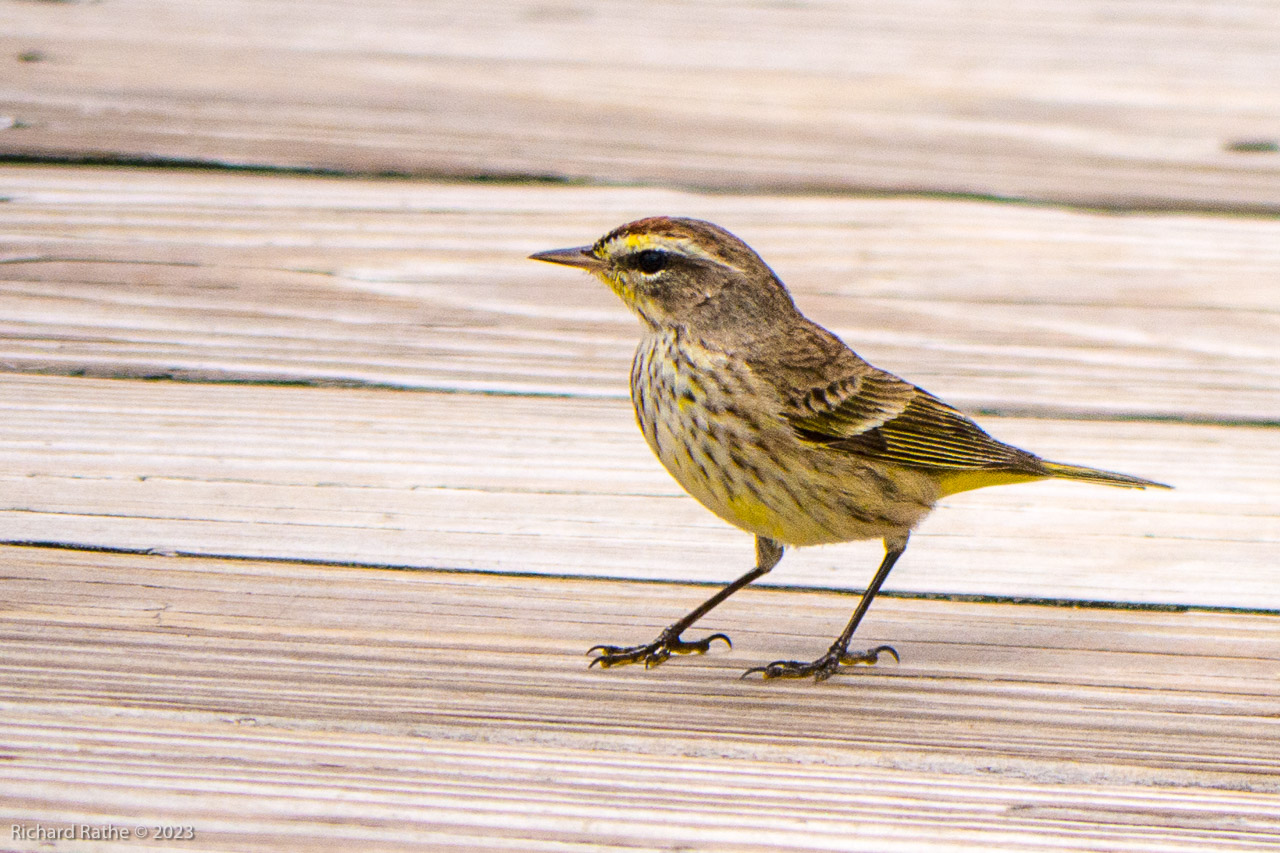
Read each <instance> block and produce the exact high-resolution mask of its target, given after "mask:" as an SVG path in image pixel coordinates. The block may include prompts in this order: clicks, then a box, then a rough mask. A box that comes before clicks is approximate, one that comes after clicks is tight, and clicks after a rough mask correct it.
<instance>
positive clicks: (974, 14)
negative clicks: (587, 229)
mask: <svg viewBox="0 0 1280 853" xmlns="http://www.w3.org/2000/svg"><path fill="white" fill-rule="evenodd" d="M0 46H2V52H3V55H4V56H5V57H6V70H5V85H4V101H5V113H6V117H7V121H6V123H5V124H4V125H0V126H3V127H4V128H5V129H3V130H0V146H2V148H0V150H3V151H4V152H8V153H22V154H30V155H36V156H48V155H61V156H69V157H83V156H92V157H99V156H104V155H105V156H108V157H111V156H116V157H125V158H131V157H155V156H159V157H165V158H178V159H188V160H194V161H204V162H219V163H254V164H269V165H283V166H299V167H321V168H336V169H344V170H350V169H355V170H362V171H366V172H381V171H385V170H392V171H397V172H425V173H430V174H452V175H475V174H500V175H501V174H535V175H551V176H557V177H558V176H565V177H582V178H588V179H602V180H606V181H619V180H622V181H647V182H657V183H662V184H665V185H683V186H701V187H715V188H719V189H725V188H730V189H739V190H741V189H759V188H786V189H790V190H795V189H813V188H817V189H822V190H832V189H835V190H841V189H850V188H854V189H865V188H871V189H881V190H893V191H901V190H906V191H918V190H927V191H939V192H960V193H980V194H993V195H999V196H1019V197H1033V198H1047V199H1057V200H1068V201H1072V202H1084V203H1088V204H1118V205H1129V204H1139V205H1179V206H1180V205H1200V206H1209V207H1233V206H1235V207H1255V208H1265V209H1270V210H1275V209H1276V199H1277V198H1280V155H1277V154H1276V153H1275V151H1274V150H1273V148H1272V147H1273V146H1274V142H1275V138H1276V127H1277V123H1278V122H1280V99H1277V98H1276V93H1275V81H1276V80H1277V79H1280V10H1278V9H1277V7H1276V6H1275V5H1274V4H1270V3H1265V2H1248V0H1233V2H1223V3H1214V4H1212V5H1206V4H1203V3H1200V2H1196V1H1195V0H1165V2H1153V3H1138V4H1125V5H1121V6H1117V5H1116V4H1114V3H1110V2H1106V0H1090V1H1089V2H1080V0H1035V2H1026V3H1019V4H1017V5H1010V4H1007V3H1002V2H998V0H984V2H977V3H975V2H957V0H928V2H909V3H894V4H890V5H886V4H883V3H876V2H852V3H806V4H774V5H771V4H760V3H753V2H749V0H735V2H725V3H700V4H687V5H681V4H675V5H669V6H664V7H663V9H662V10H661V13H660V14H655V13H654V11H653V10H650V9H647V8H644V7H639V6H636V5H635V4H634V3H625V2H616V0H615V2H596V3H591V4H574V3H568V4H560V5H553V6H548V5H546V4H545V3H541V2H536V0H524V2H501V3H497V2H480V3H477V2H465V3H464V2H456V0H455V2H435V3H431V4H422V3H418V2H414V0H381V2H368V3H361V4H359V6H358V7H353V6H352V5H351V4H347V3H317V2H296V1H295V2H282V1H280V0H278V1H277V2H272V3H262V2H257V0H218V2H205V3H201V4H200V7H199V9H193V8H192V7H191V4H190V3H183V2H177V0H118V2H113V3H109V4H94V3H83V4H81V3H11V4H8V5H7V6H6V8H5V26H4V33H3V37H2V40H0ZM19 57H21V58H23V59H25V60H26V61H17V60H18V58H19ZM1250 149H1252V152H1251V151H1250Z"/></svg>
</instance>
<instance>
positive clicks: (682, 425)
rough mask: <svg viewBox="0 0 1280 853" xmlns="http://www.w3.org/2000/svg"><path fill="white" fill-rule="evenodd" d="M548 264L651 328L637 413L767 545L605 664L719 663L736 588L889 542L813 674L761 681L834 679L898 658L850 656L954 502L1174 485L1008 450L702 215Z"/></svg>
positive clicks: (807, 670)
mask: <svg viewBox="0 0 1280 853" xmlns="http://www.w3.org/2000/svg"><path fill="white" fill-rule="evenodd" d="M529 257H530V258H531V259H533V260H537V261H544V262H547V263H552V264H560V265H564V266H568V267H575V268H578V269H582V270H586V271H587V272H589V273H591V274H592V275H594V276H595V277H596V278H597V279H599V280H600V281H601V282H603V283H604V284H605V285H607V286H608V287H609V288H610V289H611V290H612V291H613V292H614V293H615V294H617V295H618V297H620V298H621V300H622V302H623V303H624V304H625V305H626V306H627V307H628V308H630V309H631V310H632V312H634V313H635V314H636V316H637V317H638V318H639V320H640V325H641V329H642V334H641V338H640V342H639V345H638V346H637V348H636V351H635V357H634V359H633V360H632V365H631V380H630V390H631V401H632V405H633V408H634V410H635V416H636V421H637V423H638V425H639V427H640V431H641V432H642V433H643V435H644V438H645V440H646V441H647V442H648V444H649V447H650V448H651V449H652V450H653V452H654V454H655V455H656V456H657V457H658V460H659V461H660V462H661V463H662V465H663V466H664V467H665V468H666V469H667V471H668V472H670V474H671V476H672V477H674V478H675V480H676V481H677V482H678V483H679V484H680V485H681V486H682V487H683V488H684V490H685V491H687V492H688V493H689V494H690V495H692V496H693V497H694V498H695V499H697V500H698V502H700V503H701V504H702V505H703V506H704V507H706V508H707V509H709V510H710V511H711V512H712V513H714V514H715V515H717V516H719V517H720V518H721V519H723V520H724V521H726V522H728V523H729V524H732V525H734V526H735V527H738V528H740V529H741V530H744V531H746V532H747V533H750V534H752V535H753V536H754V537H755V551H756V562H755V565H754V566H753V567H752V568H751V570H750V571H748V572H746V573H745V574H743V575H742V576H741V577H739V578H738V579H737V580H734V581H733V582H732V583H730V584H728V585H727V586H725V587H723V588H722V589H720V590H719V591H718V592H717V593H716V594H715V595H713V596H711V597H710V598H708V599H707V600H706V601H704V602H703V603H702V604H701V605H699V606H698V607H696V608H694V609H693V610H692V611H690V612H689V613H688V614H687V615H685V616H684V617H683V618H681V619H679V620H677V621H676V622H674V623H672V624H671V625H669V626H668V627H667V628H666V629H665V630H663V631H662V632H661V633H660V634H659V635H658V636H657V637H656V638H655V639H654V640H653V641H651V642H648V643H641V644H637V645H631V646H619V645H597V646H594V647H593V648H591V649H590V650H589V651H588V652H587V654H588V655H594V658H593V660H592V661H591V664H590V665H591V666H595V665H597V664H598V665H599V666H600V667H601V668H609V667H615V666H623V665H627V664H635V663H643V664H644V665H645V667H646V668H649V667H654V666H658V665H659V664H662V663H664V662H665V661H667V660H668V659H669V658H670V657H671V655H672V654H704V653H706V652H707V651H709V649H710V647H711V644H712V643H713V642H715V641H717V640H719V641H722V642H724V643H725V645H727V646H730V647H732V643H731V641H730V639H729V637H728V636H727V635H725V634H722V633H716V634H712V635H710V636H707V637H703V638H701V639H693V640H687V639H684V637H683V636H682V635H683V633H684V632H685V631H686V630H687V629H689V628H690V627H691V626H692V625H693V624H694V623H695V622H697V621H698V620H699V619H701V618H702V617H703V616H705V615H706V614H707V613H708V612H709V611H711V610H712V609H713V608H714V607H716V606H717V605H719V604H721V603H722V602H723V601H724V600H725V599H727V598H728V597H729V596H731V595H733V593H735V592H737V591H738V590H740V589H742V588H743V587H745V586H747V585H748V584H750V583H752V582H753V581H755V580H758V579H759V578H761V577H762V576H764V575H765V574H767V573H768V572H770V571H771V570H772V569H773V568H774V567H775V566H776V565H777V564H778V562H779V561H780V560H781V559H782V555H783V552H784V550H785V549H787V548H792V547H803V546H810V545H822V544H829V543H837V542H851V541H856V540H869V539H880V540H882V541H883V543H884V549H885V552H884V558H883V560H882V561H881V562H880V564H879V567H878V568H877V569H876V571H875V574H874V575H873V576H872V578H871V581H870V583H868V584H867V586H866V588H865V591H864V592H863V593H862V596H861V598H860V599H859V601H858V604H857V606H856V607H855V609H854V612H853V615H852V616H851V618H850V619H849V621H848V623H847V624H846V625H845V628H844V630H843V631H842V632H841V633H840V635H839V636H838V637H836V639H835V641H834V642H833V643H832V644H831V646H830V647H829V648H828V650H827V651H826V652H825V653H824V654H821V655H819V656H818V657H816V658H815V659H814V660H811V661H795V660H778V661H774V662H772V663H769V664H767V665H765V666H759V667H753V668H751V669H748V670H747V671H746V672H744V673H743V675H742V677H743V678H746V677H748V676H751V675H753V674H759V675H761V676H762V677H763V678H764V679H775V678H810V677H812V678H813V679H814V680H815V681H825V680H827V679H828V678H830V677H831V676H833V675H835V674H836V673H837V672H842V671H844V670H846V669H848V668H851V667H853V666H856V665H859V664H868V665H869V664H874V663H876V662H877V661H878V660H879V658H880V656H881V655H889V656H891V657H893V658H894V660H898V659H899V655H898V653H897V651H896V650H895V649H894V648H893V647H892V646H888V645H879V646H876V647H874V648H870V649H866V650H862V651H850V649H849V644H850V642H851V640H852V637H853V634H854V632H855V631H856V630H857V628H858V625H859V623H860V622H861V621H862V619H863V617H864V616H865V615H866V612H867V610H868V608H869V607H870V605H871V602H872V600H873V599H874V598H875V596H876V594H877V593H878V592H879V590H880V588H881V586H882V584H883V583H884V581H885V579H886V578H887V577H888V576H889V572H890V571H891V570H892V569H893V567H894V565H895V564H896V563H897V561H898V559H899V558H900V557H901V556H902V554H903V552H904V551H905V550H906V547H907V542H908V539H909V538H910V535H911V532H912V530H913V529H915V527H916V526H917V525H918V524H919V523H920V522H921V520H923V519H924V518H925V517H926V516H927V515H928V514H929V513H930V512H931V511H932V510H933V508H934V506H935V504H936V503H937V501H938V500H939V499H941V498H944V497H947V496H950V495H954V494H957V493H959V492H965V491H969V490H971V489H977V488H984V487H987V486H996V485H1006V484H1013V483H1025V482H1031V481H1035V480H1045V479H1051V478H1053V479H1064V480H1077V481H1081V482H1085V483H1098V484H1102V485H1107V486H1119V487H1124V488H1134V489H1143V488H1170V487H1169V486H1166V485H1165V484H1163V483H1157V482H1155V481H1152V480H1146V479H1143V478H1140V477H1133V476H1129V475H1127V474H1118V473H1114V472H1111V471H1103V470H1099V469H1096V468H1089V467H1085V466H1082V465H1069V464H1064V463H1060V462H1051V461H1048V460H1046V459H1042V458H1040V457H1039V456H1036V455H1035V454H1033V453H1029V452H1028V451H1025V450H1021V449H1019V448H1017V447H1014V446H1012V445H1009V444H1005V443H1003V442H1001V441H998V440H996V439H995V438H992V437H991V436H990V435H988V434H987V432H986V431H984V430H983V429H982V428H981V427H980V426H978V424H976V423H975V422H974V421H973V420H972V419H970V418H969V417H968V416H967V415H965V414H963V413H962V412H960V411H959V410H958V409H956V408H954V407H953V406H950V405H948V404H947V403H945V402H943V401H942V400H941V399H939V398H938V397H936V396H934V395H933V394H930V393H929V392H928V391H925V390H924V389H922V388H919V387H917V386H915V385H913V384H911V383H910V382H908V381H906V380H904V379H900V378H899V377H897V376H895V375H894V374H892V373H889V372H887V371H885V370H881V369H880V368H878V367H875V366H873V365H871V364H870V363H868V362H867V361H865V360H863V359H862V358H861V357H859V356H858V355H857V354H856V353H855V352H854V351H853V350H852V349H850V348H849V347H848V346H847V345H846V344H845V343H844V342H843V341H842V340H841V339H840V338H839V337H837V336H836V335H834V334H833V333H831V332H829V331H828V330H826V329H825V328H823V327H822V326H820V325H818V324H817V323H814V322H813V321H812V320H810V319H808V318H807V317H805V316H804V315H803V314H802V313H801V312H800V310H799V309H798V308H797V307H796V304H795V302H794V300H793V299H792V297H791V294H790V293H789V292H788V290H787V288H786V286H785V285H784V284H783V283H782V281H781V279H779V278H778V276H777V275H776V274H775V273H774V271H773V270H772V269H770V267H769V266H768V265H767V264H766V263H765V262H764V260H763V259H762V258H761V257H760V256H759V255H758V254H757V253H756V252H755V251H754V250H753V249H752V248H751V247H750V246H748V245H747V244H746V243H745V242H743V241H742V240H740V239H739V238H737V237H736V236H734V235H733V234H731V233H730V232H729V231H727V230H725V229H724V228H721V227H720V226H718V225H715V224H712V223H710V222H706V221H703V220H699V219H690V218H682V217H668V216H654V217H649V218H645V219H639V220H636V221H634V222H629V223H627V224H625V225H621V226H619V227H617V228H615V229H613V230H612V231H610V232H608V233H607V234H605V235H604V236H603V237H601V238H599V239H598V240H596V241H595V242H594V243H592V244H590V245H586V246H577V247H573V248H567V249H554V250H551V251H545V252H538V253H536V254H533V255H530V256H529Z"/></svg>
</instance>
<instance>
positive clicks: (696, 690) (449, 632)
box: [0, 547, 1280, 851]
mask: <svg viewBox="0 0 1280 853" xmlns="http://www.w3.org/2000/svg"><path fill="white" fill-rule="evenodd" d="M0 550H3V552H4V553H3V562H4V565H5V571H4V577H3V578H0V588H2V589H3V595H2V600H3V601H4V602H5V606H4V609H3V610H2V611H0V633H2V634H3V642H4V645H5V655H4V658H3V660H2V661H0V673H2V675H0V708H2V709H3V714H0V743H2V744H3V747H2V749H0V753H2V759H3V760H0V788H2V789H3V791H4V800H5V814H6V818H7V820H8V821H12V822H15V823H18V824H20V825H26V826H31V825H34V824H37V823H38V824H41V825H44V826H50V825H53V826H62V825H68V824H88V825H93V826H103V825H115V826H126V827H133V826H137V825H139V824H143V825H149V826H150V825H171V826H172V825H177V826H190V827H192V828H193V830H194V832H195V836H196V837H195V838H194V839H193V840H191V841H184V842H170V843H168V844H162V843H160V842H155V843H154V846H155V847H156V849H162V850H179V849H181V850H188V851H189V850H215V849H216V850H230V851H254V850H275V849H282V845H283V846H288V847H290V848H292V849H307V850H338V849H351V848H352V847H359V848H363V849H374V848H376V849H379V850H409V849H415V850H420V849H424V848H425V849H432V850H510V849H519V850H556V851H562V850H671V849H697V850H713V851H720V850H724V851H728V850H747V851H764V850H771V851H772V850H883V849H886V847H893V848H910V849H917V850H926V851H934V850H939V851H941V850H972V849H977V848H979V847H983V848H986V849H992V848H995V849H1000V850H1022V849H1027V850H1030V849H1036V850H1080V849H1096V850H1104V849H1105V850H1117V849H1126V850H1161V851H1168V850H1173V851H1191V850H1197V851H1203V850H1254V849H1257V850H1262V849H1269V848H1272V847H1274V846H1275V845H1276V844H1280V805H1278V803H1280V746H1278V745H1280V732H1278V731H1277V725H1280V723H1278V722H1277V720H1278V719H1280V718H1278V717H1277V715H1276V707H1277V705H1276V694H1275V677H1276V671H1277V668H1278V667H1280V640H1278V639H1277V637H1278V636H1280V635H1278V634H1277V632H1276V631H1275V625H1274V622H1275V617H1269V616H1250V615H1243V614H1223V613H1216V614H1214V613H1176V614H1175V613H1126V612H1120V611H1096V610H1085V611H1071V610H1064V609H1061V608H1044V607H1026V606H1008V605H991V604H983V605H979V604H962V603H955V602H937V601H932V602H923V601H898V600H886V601H883V602H881V603H880V605H879V606H878V607H877V608H876V609H874V610H873V611H872V616H871V618H870V619H869V620H868V622H867V623H866V625H865V630H866V632H867V633H866V635H865V637H864V639H866V640H867V641H868V642H878V641H881V640H885V639H890V638H891V639H893V641H894V642H895V643H897V644H898V648H899V650H900V651H901V652H902V654H903V663H902V664H901V665H899V666H892V665H889V666H879V667H876V668H874V669H869V670H860V671H858V672H856V673H852V674H849V675H843V676H840V677H839V678H837V679H834V680H832V681H830V682H827V683H826V684H824V685H821V686H815V685H812V684H807V683H774V684H767V685H766V684H761V683H760V682H758V681H739V680H738V678H737V676H738V673H739V672H740V671H741V670H742V669H743V668H745V667H746V666H747V665H751V664H755V663H759V662H763V661H766V660H769V659H772V658H773V657H776V656H778V655H787V656H794V655H807V654H810V653H812V652H813V651H814V650H815V649H818V648H821V647H823V646H825V644H826V642H827V639H828V637H829V636H830V634H831V632H832V630H833V628H834V626H836V625H838V624H839V622H840V621H842V619H843V618H844V614H845V613H847V611H848V608H849V606H850V601H849V598H848V597H847V596H839V595H834V594H812V593H797V592H786V591H781V590H763V589H760V590H746V591H744V592H743V593H741V594H740V596H739V597H736V598H735V599H734V600H733V601H732V602H731V603H730V604H727V605H725V607H724V608H723V610H722V611H718V612H717V614H716V616H715V619H713V620H709V621H708V627H714V628H718V629H723V630H726V631H729V632H731V633H732V634H733V636H734V638H735V640H736V646H735V648H734V649H733V651H731V652H721V651H717V653H715V654H713V655H710V656H707V657H700V658H691V659H687V658H682V659H678V660H674V661H672V662H670V663H668V664H666V665H665V666H663V667H661V668H659V669H657V670H653V671H649V672H646V671H644V670H616V671H608V672H601V671H599V670H588V669H586V667H585V659H584V658H583V657H582V651H583V650H584V649H585V647H586V646H588V645H590V644H591V643H593V642H597V641H599V640H602V639H603V640H624V639H627V638H630V637H643V636H647V635H648V634H649V633H651V632H652V631H653V630H655V629H656V628H657V627H658V626H659V625H661V624H663V622H664V620H665V619H666V618H667V616H668V614H669V613H670V612H671V611H672V610H675V609H678V608H680V607H682V606H684V604H685V603H686V602H687V600H688V599H689V598H691V597H696V596H697V595H699V594H700V592H701V591H700V590H697V589H691V588H685V587H680V586H669V585H661V584H658V585H654V584H634V583H618V582H606V581H588V580H570V579H547V578H512V577H507V578H499V577H494V576H488V575H472V574H457V573H455V574H442V573H433V572H426V573H424V572H396V571H385V570H382V571H380V570H368V569H353V568H339V567H316V566H302V565H298V564H292V563H287V562H286V563H282V562H270V563H261V562H253V561H215V560H200V559H190V558H187V559H182V558H173V557H162V556H130V555H111V554H91V553H74V552H66V551H57V550H48V549H23V548H12V547H10V548H3V549H0ZM8 831H9V830H8V827H6V832H8ZM5 846H6V847H7V848H9V849H15V850H39V849H49V847H50V846H53V847H54V849H66V850H71V849H86V847H85V846H84V845H81V846H75V845H72V844H62V843H58V844H54V845H41V844H37V843H18V842H14V841H11V840H10V839H8V838H6V844H5ZM140 846H146V847H148V848H150V847H151V846H153V843H152V842H150V841H148V842H147V843H146V844H145V845H144V844H142V843H141V842H139V841H137V840H131V841H127V842H123V843H115V844H104V845H102V846H99V847H95V848H93V849H102V850H126V849H138V847H140Z"/></svg>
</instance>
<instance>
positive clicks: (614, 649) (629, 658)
mask: <svg viewBox="0 0 1280 853" xmlns="http://www.w3.org/2000/svg"><path fill="white" fill-rule="evenodd" d="M716 640H723V641H724V644H725V645H726V646H728V647H729V648H733V643H732V642H731V641H730V640H729V637H728V635H727V634H712V635H711V636H709V637H703V638H702V639H701V640H682V639H680V637H679V635H676V636H674V637H672V636H668V634H667V632H663V634H662V635H661V636H660V637H658V639H656V640H654V641H653V642H652V643H648V644H647V645H643V646H606V645H600V646H592V647H591V648H590V649H588V650H587V654H589V655H594V654H596V652H599V654H598V655H597V656H596V657H595V658H594V659H593V660H592V661H591V663H590V664H588V665H587V666H588V668H590V667H593V666H596V665H597V664H599V666H600V668H601V669H608V668H609V667H611V666H626V665H627V664H631V663H639V662H641V661H644V667H645V669H652V668H653V667H655V666H659V665H660V664H662V663H664V662H666V660H667V659H668V658H669V657H671V656H672V655H673V654H676V655H703V654H706V653H707V652H708V651H709V650H710V649H711V644H712V643H713V642H715V641H716Z"/></svg>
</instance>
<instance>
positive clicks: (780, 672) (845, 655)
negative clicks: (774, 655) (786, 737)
mask: <svg viewBox="0 0 1280 853" xmlns="http://www.w3.org/2000/svg"><path fill="white" fill-rule="evenodd" d="M881 654H887V655H889V656H891V657H892V658H893V659H894V661H896V662H901V658H899V657H898V652H897V651H896V650H895V649H894V648H893V646H876V647H875V648H874V649H867V650H866V651H862V652H850V651H847V650H844V649H836V648H833V649H831V650H830V651H828V652H827V653H826V654H825V655H823V656H822V657H820V658H818V659H817V660H813V661H808V662H804V661H795V660H776V661H774V662H773V663H771V664H767V665H765V666H755V667H752V668H751V669H749V670H747V671H746V672H744V673H742V678H746V677H747V676H749V675H754V674H755V673H757V672H758V673H760V675H761V676H762V677H763V678H764V680H765V681H768V680H769V679H772V678H808V677H809V676H813V680H814V681H826V680H827V679H828V678H830V677H831V676H833V675H835V674H836V673H837V672H839V671H840V668H841V667H842V666H843V667H851V666H855V665H857V664H860V663H861V664H866V665H868V666H870V665H871V664H874V663H875V662H876V661H878V660H879V659H880V655H881Z"/></svg>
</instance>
